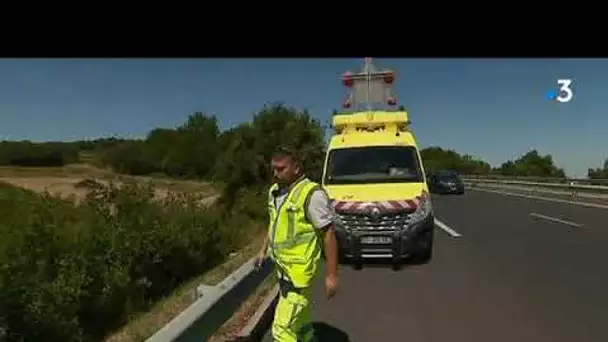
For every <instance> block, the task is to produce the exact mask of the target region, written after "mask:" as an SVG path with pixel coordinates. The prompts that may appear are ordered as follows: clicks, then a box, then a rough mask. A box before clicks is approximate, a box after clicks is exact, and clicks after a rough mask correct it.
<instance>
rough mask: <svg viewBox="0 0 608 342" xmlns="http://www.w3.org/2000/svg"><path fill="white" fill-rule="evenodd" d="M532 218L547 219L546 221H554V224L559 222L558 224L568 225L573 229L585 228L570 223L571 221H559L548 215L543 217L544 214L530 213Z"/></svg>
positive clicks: (578, 224)
mask: <svg viewBox="0 0 608 342" xmlns="http://www.w3.org/2000/svg"><path fill="white" fill-rule="evenodd" d="M530 216H534V217H538V218H541V219H545V220H548V221H553V222H558V223H562V224H566V225H568V226H573V227H582V226H583V225H582V224H580V223H574V222H570V221H566V220H562V219H559V218H557V217H551V216H547V215H543V214H537V213H530Z"/></svg>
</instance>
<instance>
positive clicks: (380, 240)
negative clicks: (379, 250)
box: [361, 236, 393, 245]
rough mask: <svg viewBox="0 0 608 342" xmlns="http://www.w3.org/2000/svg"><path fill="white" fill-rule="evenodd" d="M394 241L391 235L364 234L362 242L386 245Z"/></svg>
mask: <svg viewBox="0 0 608 342" xmlns="http://www.w3.org/2000/svg"><path fill="white" fill-rule="evenodd" d="M392 241H393V239H391V237H390V236H363V237H362V238H361V243H362V244H366V245H385V244H390V243H391V242H392Z"/></svg>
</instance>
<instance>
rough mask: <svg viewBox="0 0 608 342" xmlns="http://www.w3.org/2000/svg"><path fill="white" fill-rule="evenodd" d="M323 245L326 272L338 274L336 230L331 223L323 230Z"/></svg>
mask: <svg viewBox="0 0 608 342" xmlns="http://www.w3.org/2000/svg"><path fill="white" fill-rule="evenodd" d="M323 245H324V247H325V258H326V262H327V274H328V275H330V276H333V277H336V276H338V242H337V241H336V230H335V227H334V224H333V223H332V224H330V225H329V227H327V228H326V230H325V234H324V236H323Z"/></svg>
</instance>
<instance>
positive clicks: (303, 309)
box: [272, 288, 314, 342]
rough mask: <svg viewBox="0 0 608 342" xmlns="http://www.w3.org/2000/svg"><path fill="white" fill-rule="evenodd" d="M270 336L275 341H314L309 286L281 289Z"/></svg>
mask: <svg viewBox="0 0 608 342" xmlns="http://www.w3.org/2000/svg"><path fill="white" fill-rule="evenodd" d="M272 337H273V340H274V341H275V342H311V341H314V330H313V326H312V310H311V291H310V288H304V289H297V290H290V291H283V290H282V291H281V294H280V295H279V302H278V303H277V307H276V309H275V314H274V322H273V324H272Z"/></svg>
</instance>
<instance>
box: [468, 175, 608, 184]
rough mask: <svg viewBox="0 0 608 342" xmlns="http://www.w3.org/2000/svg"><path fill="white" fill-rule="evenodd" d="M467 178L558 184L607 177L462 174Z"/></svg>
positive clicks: (596, 181)
mask: <svg viewBox="0 0 608 342" xmlns="http://www.w3.org/2000/svg"><path fill="white" fill-rule="evenodd" d="M462 177H463V178H467V179H476V180H477V179H479V180H490V179H492V180H504V181H524V182H532V183H558V184H577V185H600V186H601V185H606V186H608V179H589V178H555V177H531V176H501V175H462Z"/></svg>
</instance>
